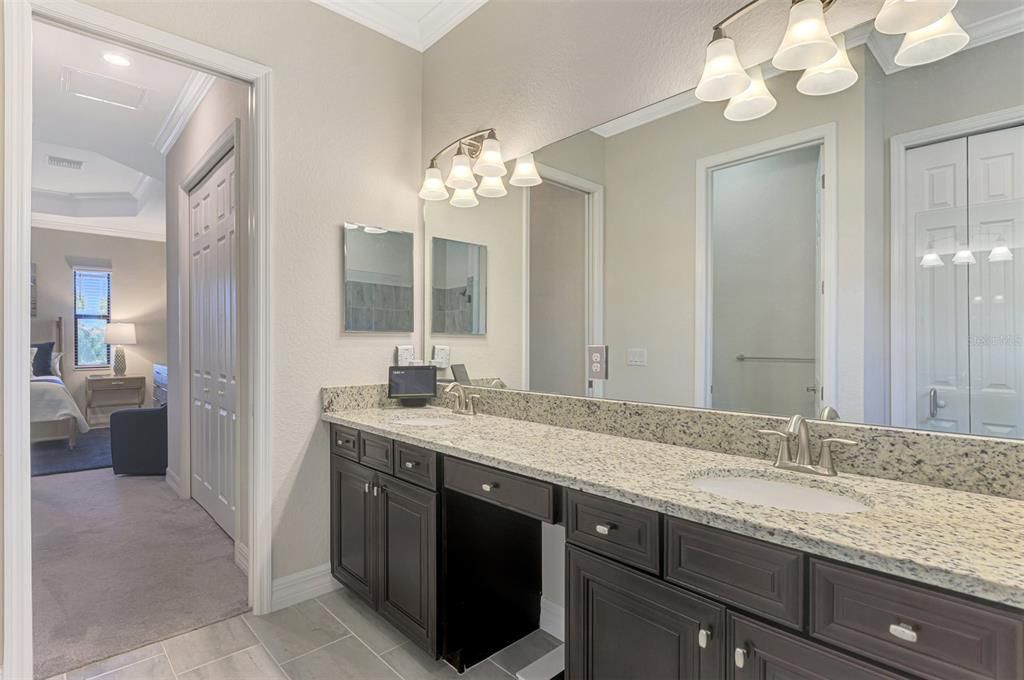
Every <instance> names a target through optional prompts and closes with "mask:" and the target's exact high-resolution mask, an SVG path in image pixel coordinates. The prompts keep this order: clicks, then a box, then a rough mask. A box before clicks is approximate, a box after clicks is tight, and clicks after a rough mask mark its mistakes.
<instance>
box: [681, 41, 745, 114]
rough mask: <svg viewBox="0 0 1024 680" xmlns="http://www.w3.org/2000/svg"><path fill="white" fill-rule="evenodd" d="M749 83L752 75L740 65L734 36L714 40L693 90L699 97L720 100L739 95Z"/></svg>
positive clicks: (711, 100)
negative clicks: (695, 87) (698, 80)
mask: <svg viewBox="0 0 1024 680" xmlns="http://www.w3.org/2000/svg"><path fill="white" fill-rule="evenodd" d="M748 85H750V76H748V75H747V72H746V71H744V70H743V66H741V65H740V59H739V57H737V56H736V43H734V42H733V41H732V38H718V39H717V40H712V41H711V44H709V45H708V49H707V52H706V55H705V57H704V72H703V73H701V75H700V82H699V83H697V89H696V90H694V92H693V93H694V95H696V97H697V99H700V100H701V101H705V102H719V101H722V100H724V99H729V98H730V97H734V96H736V95H738V94H739V93H740V92H743V90H745V89H747V86H748Z"/></svg>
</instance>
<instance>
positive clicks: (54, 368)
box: [50, 352, 64, 378]
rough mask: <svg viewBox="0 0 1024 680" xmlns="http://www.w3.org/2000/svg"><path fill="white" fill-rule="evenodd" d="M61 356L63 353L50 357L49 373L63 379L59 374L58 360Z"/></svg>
mask: <svg viewBox="0 0 1024 680" xmlns="http://www.w3.org/2000/svg"><path fill="white" fill-rule="evenodd" d="M62 356H64V352H54V353H53V354H51V355H50V373H52V374H53V375H55V376H57V377H58V378H63V377H64V376H63V375H61V374H60V358H61V357H62Z"/></svg>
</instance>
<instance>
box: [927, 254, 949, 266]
mask: <svg viewBox="0 0 1024 680" xmlns="http://www.w3.org/2000/svg"><path fill="white" fill-rule="evenodd" d="M945 265H946V263H945V262H943V261H942V258H941V257H939V255H938V253H925V256H924V257H922V258H921V266H922V267H924V268H925V269H931V268H932V267H944V266H945Z"/></svg>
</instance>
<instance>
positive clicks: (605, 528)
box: [594, 524, 615, 536]
mask: <svg viewBox="0 0 1024 680" xmlns="http://www.w3.org/2000/svg"><path fill="white" fill-rule="evenodd" d="M614 528H615V525H614V524H598V525H597V526H595V527H594V531H596V532H597V533H599V534H601V535H602V536H607V535H608V534H609V533H610V532H611V530H612V529H614Z"/></svg>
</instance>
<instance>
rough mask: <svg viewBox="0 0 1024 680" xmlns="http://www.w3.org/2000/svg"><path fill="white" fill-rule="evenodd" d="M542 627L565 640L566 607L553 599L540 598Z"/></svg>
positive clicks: (550, 633)
mask: <svg viewBox="0 0 1024 680" xmlns="http://www.w3.org/2000/svg"><path fill="white" fill-rule="evenodd" d="M540 629H541V630H542V631H544V632H545V633H548V634H549V635H553V636H555V637H556V638H558V639H559V640H562V641H565V607H563V606H562V605H560V604H555V603H554V602H552V601H551V600H545V599H544V598H541V600H540Z"/></svg>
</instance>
